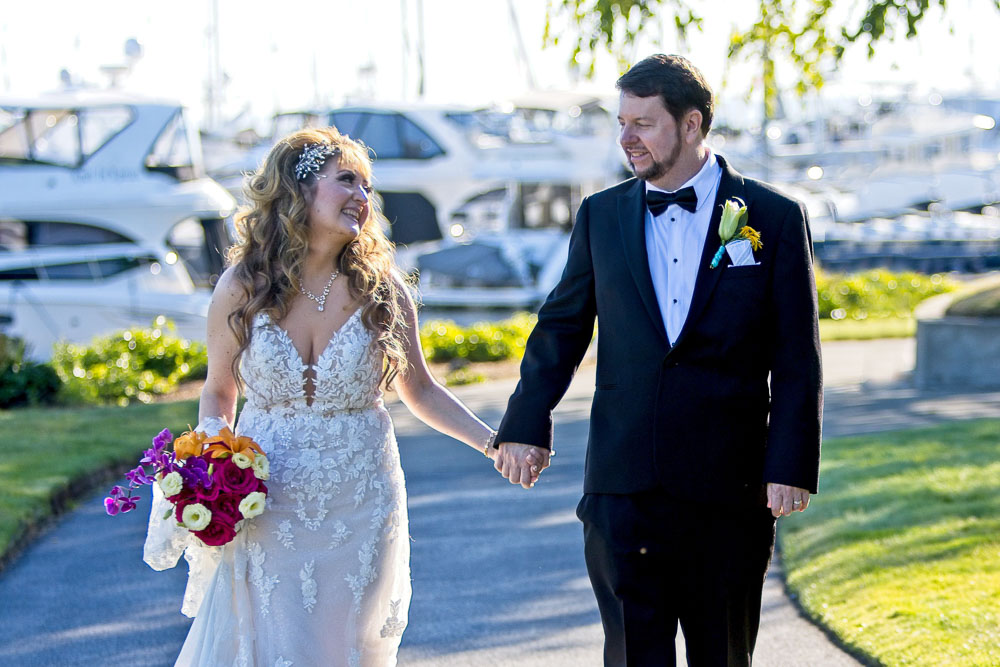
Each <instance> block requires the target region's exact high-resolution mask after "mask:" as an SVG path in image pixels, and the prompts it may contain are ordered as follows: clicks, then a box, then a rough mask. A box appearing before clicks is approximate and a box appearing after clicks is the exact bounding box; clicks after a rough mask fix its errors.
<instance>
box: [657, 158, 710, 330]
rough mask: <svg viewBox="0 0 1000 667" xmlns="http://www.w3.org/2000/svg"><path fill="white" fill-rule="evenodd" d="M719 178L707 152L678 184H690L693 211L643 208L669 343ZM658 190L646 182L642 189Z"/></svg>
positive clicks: (694, 272)
mask: <svg viewBox="0 0 1000 667" xmlns="http://www.w3.org/2000/svg"><path fill="white" fill-rule="evenodd" d="M721 179H722V167H720V166H719V162H718V160H716V159H715V154H714V153H712V152H711V151H709V152H708V159H707V160H705V164H704V165H702V167H701V170H700V171H699V172H698V173H697V174H695V175H694V177H692V178H691V180H689V181H688V182H687V183H685V184H684V185H683V186H681V187H687V186H689V185H690V186H691V187H693V188H694V191H695V194H697V195H698V205H697V207H696V208H695V210H694V213H689V212H688V211H687V210H685V209H683V208H681V207H680V206H678V205H677V204H671V205H670V206H668V207H667V210H665V211H664V212H663V213H661V214H660V215H657V216H654V215H653V214H652V213H650V212H649V210H648V209H647V210H646V254H647V255H648V256H649V273H650V275H651V276H652V278H653V289H654V290H655V291H656V300H657V302H658V303H659V305H660V314H661V315H662V316H663V324H664V326H665V327H666V330H667V338H668V339H669V340H670V344H671V345H673V344H674V342H675V341H676V340H677V336H678V335H680V332H681V328H682V327H683V326H684V321H685V320H686V319H687V316H688V311H689V310H690V309H691V297H692V296H693V295H694V282H695V279H696V278H697V277H698V269H699V268H701V267H700V266H699V265H700V264H701V253H702V251H703V250H704V247H705V237H706V236H707V235H708V224H709V222H710V221H711V219H712V209H713V208H714V204H715V195H716V192H718V190H719V181H720V180H721ZM650 190H660V191H661V192H665V190H661V189H660V188H657V187H656V186H654V185H650V184H649V182H647V183H646V191H647V192H648V191H650Z"/></svg>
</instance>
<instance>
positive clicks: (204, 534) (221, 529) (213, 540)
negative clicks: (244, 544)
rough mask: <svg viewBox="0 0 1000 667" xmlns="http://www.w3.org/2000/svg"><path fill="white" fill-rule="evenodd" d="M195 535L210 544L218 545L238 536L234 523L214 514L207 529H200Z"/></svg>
mask: <svg viewBox="0 0 1000 667" xmlns="http://www.w3.org/2000/svg"><path fill="white" fill-rule="evenodd" d="M195 535H196V536H197V537H198V539H200V540H201V541H202V542H204V543H205V544H207V545H208V546H210V547H218V546H222V545H223V544H229V543H230V542H232V540H233V538H234V537H236V530H235V529H234V528H233V525H232V524H230V523H228V522H226V521H223V520H220V519H218V518H216V516H215V515H214V514H213V515H212V522H211V523H210V524H208V527H207V528H206V529H205V530H199V531H198V532H197V533H195Z"/></svg>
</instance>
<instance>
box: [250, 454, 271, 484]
mask: <svg viewBox="0 0 1000 667" xmlns="http://www.w3.org/2000/svg"><path fill="white" fill-rule="evenodd" d="M253 474H254V476H255V477H256V478H257V479H261V480H264V481H265V482H266V481H267V478H268V477H270V476H271V462H270V461H268V460H267V457H266V456H264V455H263V454H258V455H257V456H255V457H254V460H253Z"/></svg>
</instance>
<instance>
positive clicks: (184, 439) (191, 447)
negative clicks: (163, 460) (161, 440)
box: [174, 431, 205, 459]
mask: <svg viewBox="0 0 1000 667" xmlns="http://www.w3.org/2000/svg"><path fill="white" fill-rule="evenodd" d="M204 444H205V434H204V433H201V432H200V431H185V432H184V433H183V434H182V435H180V436H178V438H177V439H176V440H174V456H176V457H177V458H178V459H186V458H188V457H190V456H201V450H202V448H203V447H204Z"/></svg>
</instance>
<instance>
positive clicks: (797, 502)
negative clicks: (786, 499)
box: [792, 500, 802, 505]
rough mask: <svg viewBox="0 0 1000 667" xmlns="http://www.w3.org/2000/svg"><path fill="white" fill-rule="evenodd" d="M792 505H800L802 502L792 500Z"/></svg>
mask: <svg viewBox="0 0 1000 667" xmlns="http://www.w3.org/2000/svg"><path fill="white" fill-rule="evenodd" d="M792 504H793V505H801V504H802V501H801V500H793V501H792Z"/></svg>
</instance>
